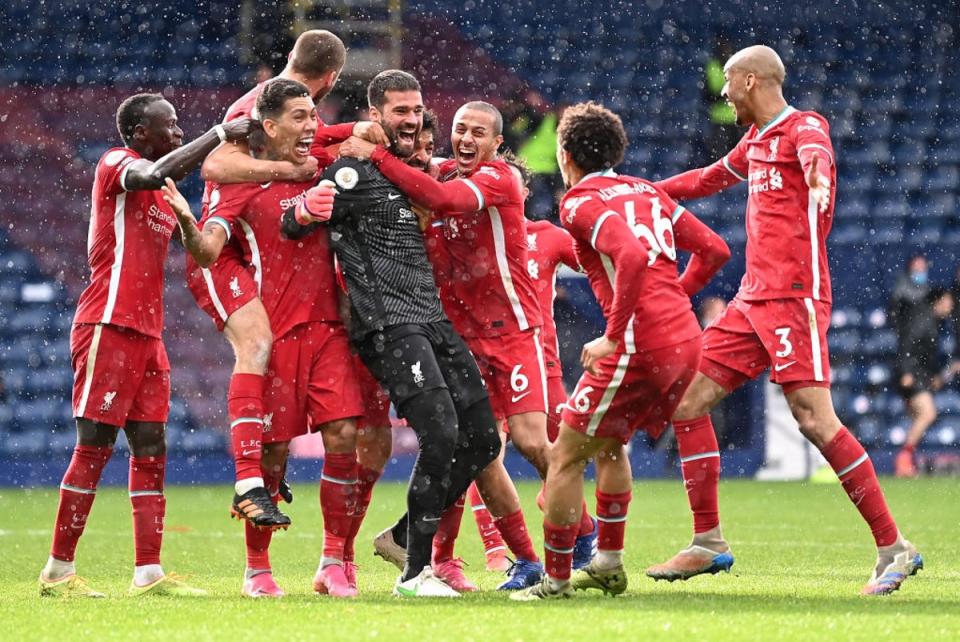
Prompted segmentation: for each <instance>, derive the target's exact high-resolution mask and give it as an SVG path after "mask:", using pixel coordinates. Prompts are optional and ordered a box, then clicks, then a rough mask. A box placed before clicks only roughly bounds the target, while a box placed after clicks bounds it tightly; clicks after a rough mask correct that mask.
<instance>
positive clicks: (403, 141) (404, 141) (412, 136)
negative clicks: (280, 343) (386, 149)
mask: <svg viewBox="0 0 960 642" xmlns="http://www.w3.org/2000/svg"><path fill="white" fill-rule="evenodd" d="M397 143H398V144H399V145H404V146H406V145H416V143H417V130H415V129H412V130H410V131H398V132H397Z"/></svg>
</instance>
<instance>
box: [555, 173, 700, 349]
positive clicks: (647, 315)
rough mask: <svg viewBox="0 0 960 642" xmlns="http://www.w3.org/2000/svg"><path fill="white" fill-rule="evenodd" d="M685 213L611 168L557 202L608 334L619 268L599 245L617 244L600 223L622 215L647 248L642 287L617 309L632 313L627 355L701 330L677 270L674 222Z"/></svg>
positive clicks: (626, 229)
mask: <svg viewBox="0 0 960 642" xmlns="http://www.w3.org/2000/svg"><path fill="white" fill-rule="evenodd" d="M685 213H686V210H685V209H683V208H682V207H680V206H679V205H677V204H676V203H675V202H674V201H673V199H671V198H670V197H669V196H667V194H666V193H665V192H663V191H662V190H660V189H658V188H656V187H654V186H653V185H652V184H651V183H649V182H647V181H645V180H642V179H639V178H634V177H632V176H621V175H617V174H615V173H614V172H613V171H607V172H603V173H601V172H597V173H594V174H589V175H587V176H586V177H584V179H583V180H582V181H580V182H579V183H577V185H575V186H574V187H573V188H571V189H570V191H568V192H567V193H566V194H565V195H564V197H563V200H562V201H561V203H560V219H561V221H562V223H563V226H564V228H566V229H567V230H569V232H570V234H571V235H572V236H573V238H574V242H575V243H576V250H577V259H578V260H579V262H580V265H582V266H583V269H584V270H585V271H586V273H587V277H588V278H589V279H590V285H591V287H592V288H593V291H594V293H595V294H596V296H597V301H598V302H599V303H600V307H601V308H602V309H603V314H604V317H605V318H606V320H607V331H608V332H610V327H611V325H612V324H614V323H616V322H617V321H616V320H615V319H614V316H615V301H614V283H615V280H616V279H617V271H618V269H619V268H618V266H617V265H616V264H615V263H614V261H613V260H612V259H611V256H610V255H609V254H606V253H604V252H602V251H601V250H599V249H598V247H605V246H604V245H602V244H601V243H600V241H603V242H604V243H608V242H609V243H616V242H617V239H616V238H613V239H609V241H608V240H607V239H606V238H601V237H603V236H604V235H603V234H601V233H602V232H603V227H604V223H605V222H606V221H608V220H609V219H610V217H619V218H621V219H622V220H623V221H625V222H626V226H625V227H624V228H623V232H624V233H625V234H629V233H630V232H632V233H633V234H634V235H635V236H636V237H637V239H639V241H640V244H641V245H642V246H643V247H644V249H645V250H646V251H647V257H646V258H647V260H646V270H645V271H643V272H642V274H640V275H638V278H640V279H641V285H640V293H639V296H638V298H637V303H636V307H635V308H634V309H633V310H618V311H617V312H621V313H624V314H632V316H630V318H629V320H628V321H627V322H626V325H625V327H624V329H623V335H622V343H621V346H622V348H623V350H624V351H625V352H627V353H628V354H630V353H633V352H636V351H638V350H652V349H655V348H661V347H665V346H669V345H674V344H677V343H681V342H683V341H686V340H688V339H691V338H693V337H696V336H698V335H699V334H700V324H699V323H697V318H696V316H695V315H694V313H693V309H692V307H691V305H690V298H689V297H688V296H687V295H686V293H685V292H684V291H683V288H682V287H681V286H680V280H679V277H678V274H677V249H676V247H677V246H676V239H675V238H674V234H673V224H674V223H675V222H676V221H677V220H678V219H679V218H680V217H681V216H683V215H684V214H685ZM634 283H635V282H634ZM610 338H612V339H614V340H617V341H620V339H621V337H620V336H611V337H610Z"/></svg>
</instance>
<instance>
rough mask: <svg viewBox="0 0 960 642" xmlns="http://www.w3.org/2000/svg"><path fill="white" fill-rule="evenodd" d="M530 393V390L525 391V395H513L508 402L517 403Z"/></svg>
mask: <svg viewBox="0 0 960 642" xmlns="http://www.w3.org/2000/svg"><path fill="white" fill-rule="evenodd" d="M531 392H533V391H532V390H527V391H526V392H525V393H523V394H522V395H514V396H512V397H510V401H512V402H513V403H517V402H518V401H520V400H521V399H523V398H524V397H526V396H527V395H529V394H530V393H531Z"/></svg>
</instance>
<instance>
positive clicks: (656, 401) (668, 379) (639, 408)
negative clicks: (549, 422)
mask: <svg viewBox="0 0 960 642" xmlns="http://www.w3.org/2000/svg"><path fill="white" fill-rule="evenodd" d="M699 364H700V338H699V337H697V338H694V339H689V340H687V341H685V342H683V343H678V344H676V345H672V346H667V347H665V348H657V349H655V350H647V351H642V352H637V353H636V354H626V353H623V352H616V353H614V354H612V355H610V356H609V357H607V358H605V359H602V360H601V361H599V362H598V363H597V367H599V369H600V370H599V371H600V375H599V376H594V375H592V374H590V373H589V372H584V373H583V376H582V377H580V381H579V382H577V387H576V389H575V390H574V391H573V395H571V397H570V400H569V401H568V402H567V404H566V405H565V406H564V407H563V413H562V415H561V417H562V419H563V423H565V424H567V425H568V426H570V427H571V428H573V429H574V430H576V431H577V432H582V433H584V434H585V435H588V436H590V437H598V438H612V439H618V440H620V441H621V442H623V443H624V444H625V443H627V442H629V441H630V438H631V437H633V433H634V432H636V431H637V430H644V431H646V432H647V433H648V434H649V435H650V436H651V437H653V438H654V439H656V438H657V437H659V436H660V434H661V433H662V432H663V429H664V428H665V427H666V425H667V422H668V421H670V417H672V416H673V411H674V410H676V409H677V406H678V405H679V404H680V398H681V397H683V393H684V391H686V389H687V387H688V386H689V385H690V383H691V382H692V381H693V377H694V375H695V374H696V373H697V366H698V365H699Z"/></svg>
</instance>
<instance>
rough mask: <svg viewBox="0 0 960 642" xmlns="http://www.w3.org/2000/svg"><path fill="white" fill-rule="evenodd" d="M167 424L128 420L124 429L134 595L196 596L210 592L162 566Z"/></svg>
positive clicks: (165, 503) (132, 588)
mask: <svg viewBox="0 0 960 642" xmlns="http://www.w3.org/2000/svg"><path fill="white" fill-rule="evenodd" d="M164 429H165V425H164V424H163V423H161V422H150V421H128V422H127V425H126V427H125V428H124V432H126V434H127V443H128V444H129V445H130V472H129V478H128V488H129V492H130V504H131V507H132V509H133V543H134V569H133V580H132V581H131V583H130V591H129V593H130V595H132V596H140V595H146V594H148V593H149V594H151V595H172V596H182V597H196V596H203V595H206V594H207V592H206V591H203V590H201V589H197V588H193V587H191V586H189V585H187V584H186V583H185V582H184V581H183V580H182V579H180V578H179V577H178V576H177V575H176V574H175V573H169V574H168V573H164V571H163V567H162V566H161V565H160V548H161V545H162V543H163V530H164V517H165V516H166V511H167V501H166V498H165V497H164V495H163V480H164V477H165V475H166V460H167V456H166V452H167V447H166V441H165V430H164Z"/></svg>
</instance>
